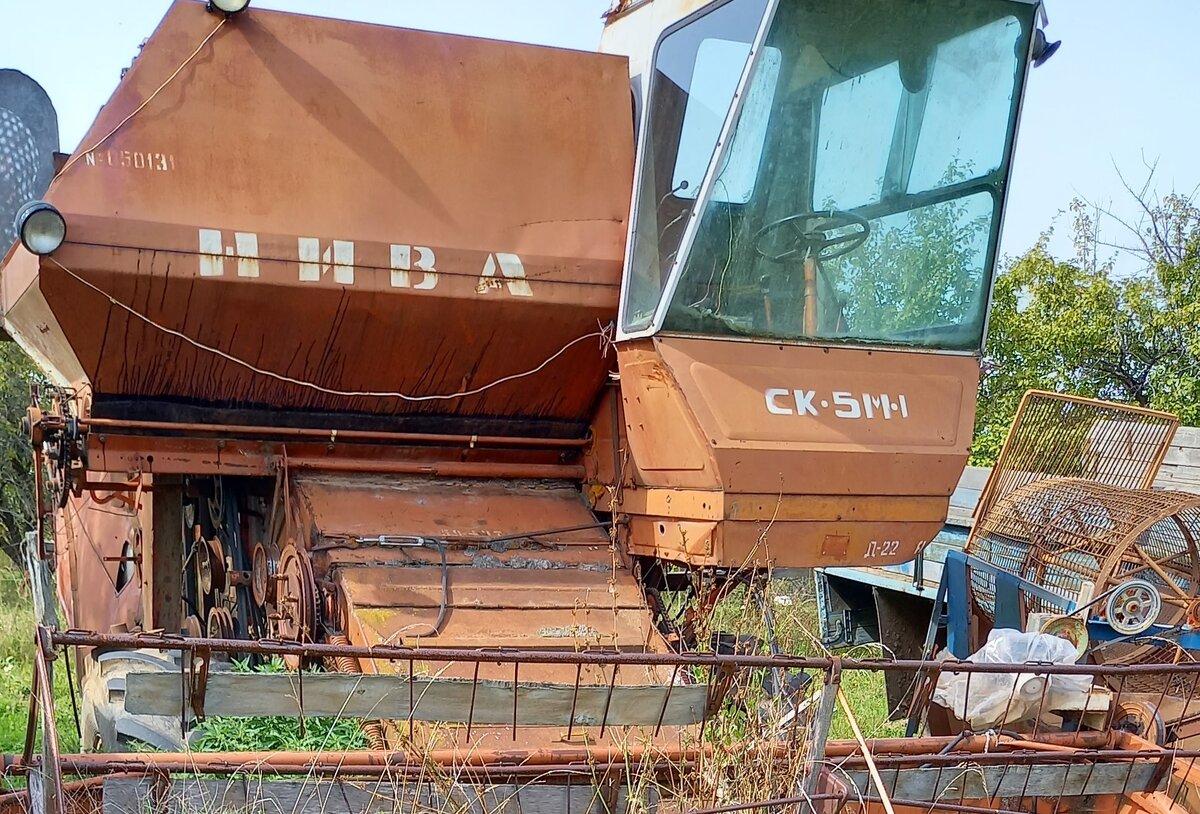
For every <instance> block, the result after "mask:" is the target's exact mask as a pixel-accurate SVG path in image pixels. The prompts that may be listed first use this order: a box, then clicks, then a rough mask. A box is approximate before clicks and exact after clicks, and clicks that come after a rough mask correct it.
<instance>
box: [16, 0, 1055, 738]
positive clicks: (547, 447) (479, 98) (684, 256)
mask: <svg viewBox="0 0 1200 814" xmlns="http://www.w3.org/2000/svg"><path fill="white" fill-rule="evenodd" d="M210 10H211V9H206V7H205V5H204V4H202V3H199V2H189V1H188V0H179V2H176V3H175V4H174V5H173V6H172V7H171V9H170V11H169V12H168V14H167V16H166V17H165V19H164V20H163V21H162V23H161V25H160V26H159V28H158V29H157V30H156V31H155V33H154V34H153V35H152V36H151V37H150V39H149V40H148V41H147V42H146V45H145V47H144V49H143V51H142V52H141V54H140V55H139V56H138V57H137V59H136V60H135V62H134V63H133V66H132V68H131V69H130V70H129V72H128V74H127V75H126V76H125V77H124V79H123V80H122V82H121V84H120V86H119V87H118V89H117V91H116V92H115V94H114V95H113V97H112V99H111V100H110V101H109V102H108V104H106V105H105V106H104V108H103V109H102V111H101V113H100V115H99V117H98V118H97V120H96V122H95V124H94V125H93V126H92V128H91V129H90V130H89V132H88V134H87V135H86V136H85V137H84V139H83V141H82V146H81V149H80V151H79V152H77V153H76V154H75V155H73V156H72V157H71V158H70V159H69V161H68V162H67V164H66V166H65V167H63V169H62V171H61V172H60V173H59V175H58V177H57V178H56V180H55V181H54V183H53V185H52V186H51V188H50V191H49V193H48V194H47V196H46V199H47V202H48V203H49V204H50V205H51V206H52V207H53V208H54V209H55V210H56V211H57V212H58V213H61V217H62V220H63V222H64V223H65V228H66V233H65V240H63V241H62V242H61V245H58V246H56V247H54V248H53V250H51V251H48V252H39V253H35V252H34V251H33V250H31V248H30V245H29V243H28V242H27V244H26V245H21V244H17V245H16V246H14V248H13V249H12V250H11V251H9V252H8V254H7V255H6V256H5V258H4V262H3V266H2V270H0V274H2V277H0V279H2V291H0V300H2V307H3V320H4V321H3V324H4V328H5V330H6V331H7V332H8V334H9V335H10V336H11V337H12V338H13V339H14V340H15V341H17V342H18V343H20V344H21V346H22V347H23V348H25V349H26V350H27V351H28V352H29V353H30V355H32V356H33V358H34V359H36V360H37V361H38V363H39V364H40V365H41V366H42V367H43V369H44V370H45V371H46V374H47V376H49V377H50V379H51V381H52V382H53V388H52V389H50V390H49V391H47V392H44V393H43V396H44V397H45V398H44V399H43V401H42V402H41V403H40V406H39V407H35V408H33V409H32V410H31V415H30V429H31V433H32V437H33V439H34V441H35V447H36V450H37V455H38V466H39V473H40V474H41V481H40V482H41V484H42V487H43V488H42V490H41V494H40V495H39V499H40V501H41V502H40V512H39V513H40V516H41V518H42V519H43V520H44V521H45V528H44V529H42V530H41V536H40V538H39V540H40V541H41V543H42V545H43V547H44V554H45V556H46V557H53V558H54V559H55V561H56V562H57V574H58V584H59V590H60V594H61V599H62V602H63V604H64V606H65V608H66V611H67V614H68V618H69V620H70V624H71V626H73V627H77V628H86V629H90V630H94V631H100V632H108V631H113V630H130V631H136V630H143V631H154V630H157V631H165V632H167V633H172V634H173V633H184V634H187V635H191V636H199V635H203V634H205V633H207V634H208V635H209V636H213V637H217V638H221V639H235V638H240V639H263V638H281V639H285V640H295V641H317V642H347V641H348V642H349V643H352V644H355V645H380V644H396V645H399V644H404V645H415V646H419V647H427V646H437V647H473V648H474V647H498V648H523V649H526V650H546V651H560V650H565V651H577V650H587V651H592V650H601V651H606V652H607V651H617V652H634V653H670V652H672V651H679V650H682V651H688V650H693V649H696V648H703V647H706V646H707V645H708V642H698V641H696V640H695V636H694V631H693V629H692V626H690V625H688V624H686V623H685V624H678V623H677V617H675V616H674V615H673V614H669V613H668V612H667V607H666V606H667V600H666V599H664V598H663V596H664V594H665V593H668V592H674V593H678V594H681V595H683V596H684V598H685V599H686V600H687V602H689V603H691V606H692V607H698V606H701V605H703V602H704V597H703V596H701V595H700V594H701V593H702V592H701V591H699V590H698V588H697V586H698V585H700V584H702V583H704V584H716V585H718V586H727V585H731V584H734V583H736V582H737V581H738V580H739V579H741V578H743V577H744V576H745V575H747V574H750V575H753V574H754V573H758V572H761V571H764V570H766V569H769V568H774V569H776V570H777V571H779V570H783V571H786V569H793V568H801V567H811V566H819V565H835V564H836V565H846V564H867V563H874V564H889V563H898V562H903V561H906V560H909V559H911V558H912V557H913V556H914V555H916V554H917V553H918V552H920V551H921V549H922V547H923V546H924V545H925V544H926V543H927V542H928V541H929V540H930V539H931V538H932V537H933V536H934V535H935V534H936V533H937V532H938V530H939V529H940V528H941V527H942V525H943V523H944V521H945V516H946V509H947V505H948V500H949V496H950V494H951V492H952V490H953V489H954V486H955V484H956V482H957V479H958V477H959V475H960V474H961V471H962V468H963V466H964V464H965V461H966V456H967V450H968V445H969V443H970V440H971V428H972V423H973V414H974V405H975V390H976V384H977V379H978V375H979V364H978V357H979V352H980V349H981V346H982V341H983V336H984V325H985V321H986V315H987V308H988V302H989V293H990V287H991V278H992V273H993V270H994V267H995V258H996V246H997V239H998V234H999V224H1000V221H1001V215H1002V211H1003V206H1004V194H1005V189H1006V179H1007V177H1008V172H1009V164H1010V158H1011V154H1012V147H1013V140H1014V134H1015V129H1016V120H1017V113H1018V109H1019V102H1020V95H1021V91H1022V89H1023V86H1024V81H1025V76H1026V73H1027V67H1028V65H1029V64H1030V62H1031V59H1033V58H1034V57H1036V56H1037V50H1036V49H1037V47H1039V46H1038V43H1039V42H1040V43H1043V44H1044V39H1041V40H1039V39H1038V37H1035V34H1037V33H1039V32H1037V29H1036V24H1035V15H1036V13H1037V11H1038V6H1037V4H1034V3H1029V2H1022V1H1018V0H970V1H969V2H966V1H964V0H925V1H923V2H918V1H917V0H856V2H836V3H834V2H828V0H821V1H818V0H778V2H776V1H774V0H772V1H771V2H768V0H714V2H711V3H698V2H683V0H641V2H622V3H618V4H617V6H616V7H615V8H614V9H613V10H612V11H611V12H610V13H609V14H608V17H607V23H606V28H605V33H604V39H603V42H602V50H603V51H605V52H607V53H600V54H589V53H582V52H575V51H565V50H558V49H552V48H542V47H534V46H527V45H517V44H512V43H505V42H495V41H488V40H480V39H472V38H466V37H458V36H450V35H445V34H436V33H428V32H420V31H410V30H402V29H393V28H386V27H382V26H373V25H363V24H357V23H349V22H341V21H335V20H327V19H317V18H312V17H305V16H298V15H291V14H284V13H277V12H269V11H262V10H258V9H255V8H251V9H249V10H248V11H245V12H242V13H238V14H236V15H233V16H229V17H224V16H221V15H214V14H211V13H209V11H210ZM198 47H199V49H198V50H197V48H198ZM181 66H182V67H181ZM169 77H174V78H172V79H169ZM631 80H632V94H631ZM631 202H632V206H631ZM35 248H36V247H35ZM81 666H82V668H83V672H84V673H85V676H86V677H85V683H86V682H87V681H102V680H103V677H104V675H105V670H106V669H108V668H106V667H105V664H104V663H103V662H101V661H98V658H97V656H96V654H85V656H84V658H83V663H82V665H81ZM359 666H360V667H362V668H363V669H384V668H376V667H368V666H367V665H366V664H363V665H359ZM476 669H478V666H477V667H476ZM506 669H507V668H506ZM634 672H638V671H632V670H631V671H628V674H626V673H623V674H622V675H621V677H620V679H618V678H617V676H616V673H615V671H614V673H613V675H612V677H611V679H609V678H604V677H603V675H602V674H601V675H600V677H597V676H593V675H590V674H589V673H578V674H577V673H576V671H575V670H574V669H573V668H571V669H566V670H564V669H559V668H555V667H554V666H552V665H533V666H530V667H528V668H526V669H522V671H521V676H520V677H521V679H522V680H525V681H541V682H550V683H559V684H563V683H565V684H570V683H571V682H572V681H574V682H575V684H576V688H577V689H578V685H579V682H580V681H581V680H582V681H583V683H584V684H587V683H588V682H592V683H597V682H607V681H611V682H613V683H616V684H624V683H626V682H628V683H630V684H641V685H644V684H646V683H647V682H649V683H650V684H658V685H663V684H667V683H670V682H671V670H670V669H665V670H664V669H663V668H654V669H651V668H647V669H646V670H645V671H642V672H644V674H638V675H633V673H634ZM505 675H509V676H511V672H509V673H505ZM581 675H582V679H581V678H580V676H581ZM97 676H99V678H97ZM475 677H476V678H478V677H479V676H478V674H477V675H476V676H475ZM485 677H486V676H485ZM100 695H101V696H103V697H104V698H107V697H108V696H107V695H105V694H104V693H101V694H100ZM97 697H99V696H97ZM91 698H93V696H91V695H88V696H85V701H86V700H88V699H91ZM88 703H90V704H92V706H93V707H94V709H93V710H92V711H91V713H90V714H91V716H92V717H90V718H88V717H87V716H86V715H85V719H86V720H88V721H91V722H92V723H91V726H92V730H91V731H90V732H89V733H87V734H88V735H89V736H91V737H96V738H98V739H99V740H100V741H101V742H103V745H105V746H107V747H109V748H112V747H114V746H115V745H116V743H119V742H121V741H122V740H123V739H126V737H127V734H123V730H122V729H121V723H120V721H119V720H118V719H119V717H120V716H119V715H117V714H116V713H111V714H110V712H111V711H109V712H106V711H105V703H106V702H105V701H104V700H100V701H94V700H92V701H88ZM664 708H665V706H664ZM605 714H606V715H607V714H608V710H607V709H606V710H605ZM514 716H515V713H514ZM633 717H634V718H636V717H637V716H633ZM661 722H662V721H661V719H660V720H659V724H660V725H661ZM560 734H561V733H551V732H549V731H548V730H545V729H539V728H538V727H537V726H531V728H530V729H529V732H528V733H527V734H526V735H523V736H522V738H523V739H524V740H525V741H527V742H528V743H529V744H531V745H537V744H544V743H545V742H546V741H547V740H548V739H550V740H553V739H555V738H558V737H560ZM385 737H386V735H385ZM438 737H450V738H453V737H456V736H455V735H454V734H453V733H452V734H451V735H449V736H447V735H445V733H442V734H439V735H438ZM496 737H498V738H501V739H502V740H507V738H508V734H507V732H504V733H501V734H498V735H496ZM514 737H515V735H514ZM600 737H601V739H603V737H604V732H603V726H601V735H600ZM609 737H611V735H610V736H609Z"/></svg>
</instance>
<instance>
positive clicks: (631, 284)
mask: <svg viewBox="0 0 1200 814" xmlns="http://www.w3.org/2000/svg"><path fill="white" fill-rule="evenodd" d="M766 4H767V0H731V1H730V2H728V3H725V4H722V5H719V6H717V7H716V8H714V9H712V10H711V11H709V12H708V13H706V14H704V15H703V16H701V17H698V18H696V19H695V20H693V21H692V22H690V23H689V24H687V25H685V26H684V27H682V28H679V29H677V30H675V31H673V32H671V33H670V34H668V35H666V36H665V37H664V38H663V39H662V42H661V43H659V46H658V49H657V51H656V54H655V61H654V70H653V74H652V77H651V83H650V94H649V103H648V104H647V105H646V116H648V117H649V119H648V122H647V125H648V127H647V131H646V134H645V139H646V143H645V144H643V145H642V147H641V149H642V156H641V169H640V174H639V176H638V179H637V184H638V186H637V207H636V214H635V226H634V234H633V236H632V241H633V247H632V252H631V254H630V261H629V265H630V267H629V268H628V269H627V271H626V274H627V279H626V282H625V293H624V301H623V303H622V317H621V319H622V327H623V328H624V329H625V330H626V331H637V330H641V329H643V328H646V327H647V326H649V324H650V322H651V319H652V318H653V316H654V311H655V309H656V308H657V306H658V302H659V300H660V299H661V297H662V292H663V287H664V286H665V285H666V280H667V274H668V272H669V271H670V269H671V266H672V264H673V263H674V261H675V257H676V254H677V253H678V250H679V241H680V239H681V238H682V236H683V230H684V227H685V226H686V225H687V222H688V218H689V217H690V215H691V212H692V207H693V206H694V205H695V198H696V192H697V190H698V189H699V187H700V182H701V179H702V176H703V173H704V171H705V170H707V169H708V165H709V162H710V161H711V160H712V153H713V147H714V146H715V145H716V139H717V135H713V125H712V122H713V121H716V120H718V119H719V120H720V122H724V120H725V116H726V114H727V111H728V108H729V102H730V101H731V100H732V95H733V92H732V91H729V93H728V96H729V99H727V100H725V101H721V99H720V98H718V97H719V96H720V94H719V93H716V92H715V91H713V90H712V88H711V87H707V86H706V88H705V90H704V91H703V96H704V100H705V102H706V106H707V107H708V108H709V113H708V115H707V116H700V115H699V113H696V114H693V126H695V122H697V121H699V122H701V124H702V125H703V126H702V127H701V129H702V130H703V131H704V132H706V133H707V134H708V135H707V136H704V134H703V133H702V134H700V135H695V136H693V135H690V134H687V133H685V127H684V118H685V115H686V112H687V111H688V110H689V109H690V108H691V103H690V97H691V94H692V83H693V81H694V79H700V80H705V79H706V77H709V73H708V72H706V69H705V68H703V67H699V68H698V66H697V63H698V62H699V60H700V51H701V48H702V47H703V46H704V43H705V42H710V43H711V42H713V41H723V42H725V43H729V44H731V45H726V46H721V47H723V48H724V50H723V51H722V52H721V54H720V58H721V60H722V63H721V66H720V69H721V70H722V71H728V72H729V74H730V75H731V77H732V78H725V79H724V84H725V85H726V86H727V85H728V83H729V82H733V84H734V87H736V83H737V79H738V78H739V77H740V76H741V74H742V71H743V70H744V68H745V60H746V56H747V55H748V53H749V45H750V43H751V42H753V41H754V36H755V34H756V33H757V32H758V28H759V25H760V24H761V22H762V15H763V13H764V12H765V11H766ZM732 45H740V47H741V49H742V50H741V53H740V59H741V62H740V63H739V62H738V61H737V59H738V55H737V53H735V52H734V51H733V50H732ZM711 47H712V46H710V48H711ZM709 78H711V77H709ZM718 84H720V82H718ZM718 90H719V88H718ZM722 105H723V106H724V109H723V110H722V109H720V108H721V107H722ZM698 110H699V109H698ZM697 117H698V118H697ZM719 131H720V124H717V125H716V132H717V133H718V134H719ZM681 145H682V146H681ZM681 149H682V150H683V151H684V152H685V153H686V156H687V157H686V158H680V155H679V153H680V150H681ZM680 164H682V165H683V166H684V167H685V168H687V169H686V170H685V172H684V173H683V174H682V175H680V174H679V171H678V170H677V167H678V166H679V165H680ZM691 168H698V169H697V170H696V171H695V174H694V177H693V178H689V177H687V176H688V175H691V174H692V172H691ZM676 175H679V177H678V178H676V177H675V176H676Z"/></svg>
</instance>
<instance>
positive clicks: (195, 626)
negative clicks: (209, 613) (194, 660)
mask: <svg viewBox="0 0 1200 814" xmlns="http://www.w3.org/2000/svg"><path fill="white" fill-rule="evenodd" d="M204 632H205V631H204V625H203V623H201V621H200V617H199V616H196V615H189V616H188V618H186V619H184V620H183V635H184V636H187V637H188V638H189V639H199V638H200V637H201V636H203V635H204Z"/></svg>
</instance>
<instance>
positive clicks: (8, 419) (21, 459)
mask: <svg viewBox="0 0 1200 814" xmlns="http://www.w3.org/2000/svg"><path fill="white" fill-rule="evenodd" d="M39 378H40V376H39V374H38V373H37V372H36V370H35V368H34V366H33V363H32V362H31V361H30V359H29V357H28V356H26V355H25V353H24V352H23V351H22V350H21V349H20V348H19V347H18V346H17V344H16V343H15V342H0V549H3V551H4V553H5V554H7V555H8V556H9V557H11V558H12V559H13V560H14V561H16V562H17V563H21V562H22V560H21V558H20V551H21V545H22V543H23V542H24V538H25V532H27V531H32V530H33V526H34V519H35V514H36V506H35V500H34V493H33V458H32V452H31V450H30V448H29V437H28V435H27V434H26V432H25V430H24V429H23V428H22V426H21V420H22V419H23V418H24V417H25V410H26V408H27V407H28V406H29V392H30V386H31V385H32V384H33V383H34V382H36V381H38V380H39Z"/></svg>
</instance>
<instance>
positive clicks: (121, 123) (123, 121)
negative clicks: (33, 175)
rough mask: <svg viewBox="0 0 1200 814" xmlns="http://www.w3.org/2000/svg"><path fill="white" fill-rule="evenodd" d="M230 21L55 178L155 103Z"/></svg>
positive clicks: (211, 32)
mask: <svg viewBox="0 0 1200 814" xmlns="http://www.w3.org/2000/svg"><path fill="white" fill-rule="evenodd" d="M228 19H229V18H228V17H222V18H221V22H219V23H217V25H216V26H215V27H214V28H213V30H212V31H210V32H208V36H207V37H205V38H204V39H202V40H200V44H199V45H197V46H196V50H195V51H192V53H191V54H189V55H188V58H187V59H185V60H184V61H183V62H182V63H181V64H180V66H179V67H178V68H176V69H175V70H174V71H173V72H172V73H171V75H170V76H168V77H167V78H166V79H164V80H163V83H162V84H161V85H159V86H158V87H157V88H155V89H154V92H153V93H151V94H150V95H149V96H147V97H146V98H145V99H144V100H143V101H142V103H141V104H140V105H138V106H137V107H136V108H134V109H133V112H132V113H130V114H129V115H128V116H126V117H125V118H123V119H121V121H119V122H117V126H116V127H114V128H113V129H112V130H109V131H108V132H107V133H105V134H104V135H103V136H101V137H100V140H99V141H97V142H96V143H95V144H93V145H92V146H91V147H89V148H88V149H86V150H79V149H76V150H75V155H73V156H71V158H70V159H69V160H68V161H67V163H66V164H64V165H63V168H62V169H61V170H59V171H58V172H57V173H56V174H55V178H57V177H59V176H61V175H66V173H67V170H69V169H71V167H73V166H75V162H76V161H78V160H79V159H80V158H83V156H85V155H87V154H88V153H91V152H94V151H95V150H98V149H99V148H100V145H101V144H103V143H104V142H106V141H108V140H109V139H110V138H112V137H113V136H114V135H115V134H116V132H117V131H118V130H120V129H121V128H122V127H124V126H125V125H126V124H128V123H129V120H130V119H132V118H133V117H134V116H136V115H137V114H139V113H141V112H142V110H144V109H145V107H146V105H148V104H150V103H151V102H153V101H154V97H156V96H158V94H160V93H162V90H163V88H165V87H166V86H167V85H169V84H171V82H172V81H173V80H174V79H175V77H177V76H179V74H181V73H182V72H183V69H184V68H186V67H187V66H188V65H190V64H191V62H192V60H193V59H195V58H196V55H197V54H199V53H200V50H201V49H202V48H204V46H205V45H207V44H208V41H209V40H211V39H212V38H213V37H215V36H216V34H217V32H218V31H220V30H221V26H223V25H225V22H226V20H228Z"/></svg>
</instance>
